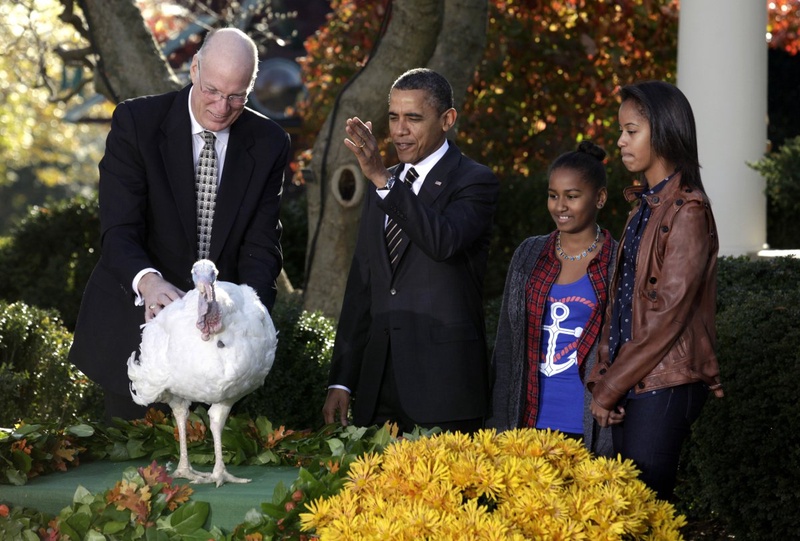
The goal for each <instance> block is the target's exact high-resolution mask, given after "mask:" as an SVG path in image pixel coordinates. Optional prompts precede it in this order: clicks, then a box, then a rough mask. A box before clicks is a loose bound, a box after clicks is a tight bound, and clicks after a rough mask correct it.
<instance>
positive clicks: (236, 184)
mask: <svg viewBox="0 0 800 541" xmlns="http://www.w3.org/2000/svg"><path fill="white" fill-rule="evenodd" d="M247 113H248V112H247V111H245V112H243V113H242V116H240V117H239V118H238V119H237V120H236V122H234V123H233V125H232V126H231V133H230V137H229V138H228V150H227V151H226V153H225V165H224V166H223V169H222V177H221V180H220V185H219V190H218V191H217V202H216V206H215V212H214V226H213V227H212V229H211V250H210V251H209V257H211V259H216V258H217V256H219V254H220V252H221V251H222V247H223V246H224V245H225V239H226V238H227V237H228V234H229V233H230V231H231V228H232V227H233V222H234V221H235V220H236V215H237V212H236V209H237V208H239V202H240V201H241V200H242V199H243V198H244V196H245V193H247V187H248V186H249V184H250V182H251V180H252V176H253V168H254V167H255V161H254V160H253V157H252V156H251V155H250V150H251V148H252V146H253V144H254V139H253V136H252V133H251V131H250V130H249V129H248V128H247V122H246V116H245V115H247Z"/></svg>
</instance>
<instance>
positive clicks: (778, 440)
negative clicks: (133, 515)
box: [677, 258, 800, 541]
mask: <svg viewBox="0 0 800 541" xmlns="http://www.w3.org/2000/svg"><path fill="white" fill-rule="evenodd" d="M719 284H720V303H719V306H720V308H719V311H718V314H717V332H718V355H719V359H720V370H721V373H722V381H723V385H724V388H725V398H723V399H721V400H717V399H713V398H710V399H709V402H708V403H707V404H706V406H705V409H704V411H703V414H702V415H701V416H700V419H699V420H698V421H697V423H696V424H695V425H694V429H693V433H692V437H691V440H690V442H689V444H688V445H687V446H686V447H687V448H686V449H685V451H686V452H685V454H684V457H685V458H686V462H687V464H686V465H685V468H684V472H683V475H684V481H683V483H682V484H681V485H680V486H679V489H678V492H677V494H678V496H679V498H680V499H681V502H682V506H683V507H685V509H683V510H682V511H683V512H685V513H687V514H689V516H690V518H691V516H692V515H694V516H705V517H708V516H710V515H712V514H715V515H717V516H718V517H719V519H720V520H721V521H722V522H724V524H725V526H726V528H727V529H728V532H729V533H731V534H733V535H735V537H736V538H737V539H739V538H741V539H748V540H752V541H759V540H773V539H794V538H796V537H797V535H798V529H800V521H798V518H797V509H798V508H800V491H798V486H800V415H798V413H797V382H798V381H800V328H798V325H797V323H798V321H800V260H794V259H786V258H782V259H775V260H767V261H763V260H761V261H748V260H747V259H744V258H738V259H728V258H724V259H721V260H720V269H719Z"/></svg>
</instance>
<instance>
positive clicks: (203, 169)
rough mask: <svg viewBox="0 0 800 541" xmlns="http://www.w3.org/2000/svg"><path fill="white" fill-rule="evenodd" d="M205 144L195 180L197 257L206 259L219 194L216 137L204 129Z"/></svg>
mask: <svg viewBox="0 0 800 541" xmlns="http://www.w3.org/2000/svg"><path fill="white" fill-rule="evenodd" d="M203 139H204V140H205V144H204V145H203V149H202V150H201V151H200V159H199V160H198V162H197V172H196V174H195V181H196V183H197V257H198V259H205V258H207V257H208V251H209V248H210V247H211V226H212V224H213V222H214V200H215V199H216V196H217V151H216V150H215V149H214V141H215V140H216V137H214V134H213V133H211V132H210V131H203Z"/></svg>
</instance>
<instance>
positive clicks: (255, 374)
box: [128, 281, 277, 406]
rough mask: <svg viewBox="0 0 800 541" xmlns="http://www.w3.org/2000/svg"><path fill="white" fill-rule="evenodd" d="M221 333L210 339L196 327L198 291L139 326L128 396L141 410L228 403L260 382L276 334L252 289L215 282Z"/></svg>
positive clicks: (271, 357)
mask: <svg viewBox="0 0 800 541" xmlns="http://www.w3.org/2000/svg"><path fill="white" fill-rule="evenodd" d="M215 288H216V300H217V302H218V303H219V307H220V311H221V313H222V322H223V327H222V330H221V331H220V332H219V333H217V334H214V335H212V336H211V338H210V339H209V340H207V341H206V340H203V339H202V338H201V332H200V330H198V329H197V327H196V325H195V324H196V322H197V318H198V310H197V306H198V302H199V296H200V293H199V291H198V290H197V289H193V290H192V291H190V292H188V293H187V294H186V295H184V297H183V298H181V299H178V300H176V301H175V302H173V303H171V304H169V305H167V306H166V307H165V308H164V309H163V310H162V311H161V312H160V313H159V314H158V316H156V317H155V318H154V319H152V320H151V321H150V322H149V323H147V324H146V325H144V328H143V330H142V342H141V345H140V348H139V350H140V354H139V359H138V361H137V360H134V359H133V356H132V359H131V360H129V362H128V377H129V378H130V380H131V392H132V393H131V394H132V396H133V399H134V401H135V402H136V403H138V404H141V405H143V406H146V405H148V404H152V403H154V402H167V403H168V402H169V401H170V400H171V398H172V397H173V396H174V397H180V398H183V399H186V400H189V401H191V402H202V403H205V404H215V403H228V404H229V405H233V403H235V402H236V401H237V400H239V399H240V398H242V397H243V396H245V395H247V394H249V393H251V392H252V391H254V390H255V389H257V388H258V387H260V386H261V385H263V383H264V378H265V377H266V376H267V374H268V373H269V371H270V369H271V368H272V364H273V362H274V360H275V349H276V347H277V333H276V331H275V327H274V325H273V323H272V319H271V318H270V317H269V314H268V313H267V310H266V309H265V308H264V306H263V305H262V304H261V302H260V301H259V299H258V296H257V295H256V293H255V291H254V290H253V289H252V288H251V287H249V286H246V285H236V284H232V283H230V282H220V281H218V282H216V284H215Z"/></svg>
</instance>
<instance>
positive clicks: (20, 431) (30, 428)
mask: <svg viewBox="0 0 800 541" xmlns="http://www.w3.org/2000/svg"><path fill="white" fill-rule="evenodd" d="M40 428H42V425H35V424H34V425H26V424H23V425H21V426H19V427H17V429H16V430H14V435H15V436H28V435H30V434H36V433H37V432H38V431H39V429H40Z"/></svg>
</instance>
